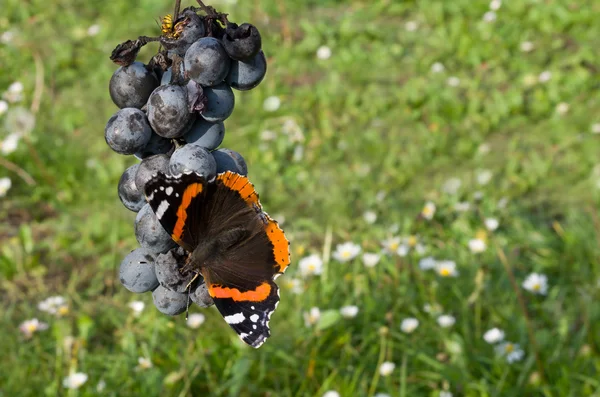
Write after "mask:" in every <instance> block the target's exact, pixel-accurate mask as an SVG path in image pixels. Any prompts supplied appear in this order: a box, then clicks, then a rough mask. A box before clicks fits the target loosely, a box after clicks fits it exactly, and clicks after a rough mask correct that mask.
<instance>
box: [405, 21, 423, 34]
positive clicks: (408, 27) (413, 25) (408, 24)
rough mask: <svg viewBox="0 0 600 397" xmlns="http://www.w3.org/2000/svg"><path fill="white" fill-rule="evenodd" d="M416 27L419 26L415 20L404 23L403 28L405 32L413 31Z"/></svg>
mask: <svg viewBox="0 0 600 397" xmlns="http://www.w3.org/2000/svg"><path fill="white" fill-rule="evenodd" d="M418 28H419V23H418V22H415V21H408V22H406V23H405V24H404V29H406V31H407V32H414V31H415V30H417V29H418Z"/></svg>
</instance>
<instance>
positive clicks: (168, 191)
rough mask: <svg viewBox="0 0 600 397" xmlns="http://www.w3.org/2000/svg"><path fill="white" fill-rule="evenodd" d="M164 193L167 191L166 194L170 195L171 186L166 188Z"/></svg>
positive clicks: (171, 191)
mask: <svg viewBox="0 0 600 397" xmlns="http://www.w3.org/2000/svg"><path fill="white" fill-rule="evenodd" d="M165 193H167V196H170V195H171V193H173V187H172V186H169V187H168V188H166V189H165Z"/></svg>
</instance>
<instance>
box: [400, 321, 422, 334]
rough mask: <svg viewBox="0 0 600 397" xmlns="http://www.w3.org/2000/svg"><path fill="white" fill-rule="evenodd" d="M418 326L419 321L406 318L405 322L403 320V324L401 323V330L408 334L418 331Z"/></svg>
mask: <svg viewBox="0 0 600 397" xmlns="http://www.w3.org/2000/svg"><path fill="white" fill-rule="evenodd" d="M418 326H419V320H417V319H416V318H414V317H408V318H405V319H404V320H402V323H400V329H401V330H402V332H405V333H407V334H410V333H412V332H414V330H416V329H417V327H418Z"/></svg>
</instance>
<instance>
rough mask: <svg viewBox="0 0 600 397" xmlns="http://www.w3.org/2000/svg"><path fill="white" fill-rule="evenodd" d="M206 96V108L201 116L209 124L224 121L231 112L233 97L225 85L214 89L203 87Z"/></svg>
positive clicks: (233, 103) (233, 102) (229, 88)
mask: <svg viewBox="0 0 600 397" xmlns="http://www.w3.org/2000/svg"><path fill="white" fill-rule="evenodd" d="M204 95H205V96H206V108H205V109H204V110H203V111H202V113H201V116H202V117H203V118H204V119H205V120H207V121H210V122H211V123H217V122H219V121H224V120H225V119H226V118H227V117H229V116H230V115H231V113H232V112H233V108H234V106H235V96H234V95H233V91H232V90H231V87H229V85H228V84H227V83H221V84H218V85H216V86H214V87H204Z"/></svg>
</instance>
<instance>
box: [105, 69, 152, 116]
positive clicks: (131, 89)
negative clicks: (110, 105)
mask: <svg viewBox="0 0 600 397" xmlns="http://www.w3.org/2000/svg"><path fill="white" fill-rule="evenodd" d="M156 87H158V79H157V78H156V75H155V74H154V72H153V71H152V70H148V69H147V68H146V65H144V64H143V63H141V62H134V63H132V64H131V65H129V66H121V67H120V68H118V69H117V70H116V71H115V73H113V75H112V77H111V79H110V83H109V85H108V90H109V91H110V97H111V98H112V100H113V102H114V103H115V105H117V106H118V107H119V108H121V109H123V108H137V109H141V108H142V107H143V106H144V105H145V104H146V102H148V98H149V97H150V94H152V91H154V89H155V88H156Z"/></svg>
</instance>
